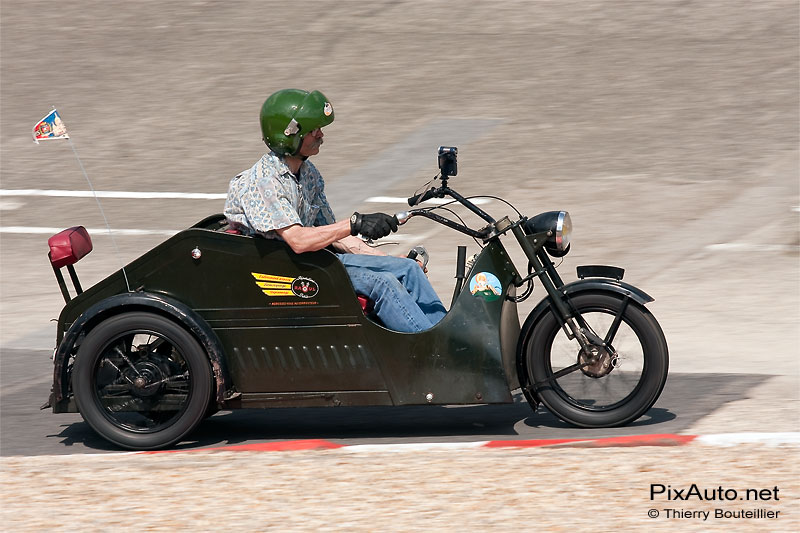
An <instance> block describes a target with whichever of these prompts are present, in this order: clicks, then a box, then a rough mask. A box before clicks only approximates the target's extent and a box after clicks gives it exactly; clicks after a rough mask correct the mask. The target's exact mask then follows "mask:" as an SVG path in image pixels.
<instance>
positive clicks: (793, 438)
mask: <svg viewBox="0 0 800 533" xmlns="http://www.w3.org/2000/svg"><path fill="white" fill-rule="evenodd" d="M694 442H697V443H699V444H706V445H708V446H723V447H728V446H736V445H737V444H764V445H767V446H787V445H788V446H798V445H800V432H791V433H720V434H717V435H699V436H698V437H697V438H696V439H695V440H694Z"/></svg>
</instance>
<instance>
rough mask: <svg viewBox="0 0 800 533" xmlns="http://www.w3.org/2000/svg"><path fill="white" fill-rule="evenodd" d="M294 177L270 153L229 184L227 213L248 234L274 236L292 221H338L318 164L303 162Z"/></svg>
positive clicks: (321, 223) (320, 223)
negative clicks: (326, 194)
mask: <svg viewBox="0 0 800 533" xmlns="http://www.w3.org/2000/svg"><path fill="white" fill-rule="evenodd" d="M298 174H299V176H295V175H294V174H292V172H291V171H290V170H289V167H288V166H287V165H286V163H285V162H284V161H283V159H281V158H280V157H278V156H277V155H276V154H275V153H273V152H269V153H267V154H264V156H263V157H262V158H261V159H259V160H258V162H257V163H256V164H255V165H253V166H252V167H251V168H250V169H248V170H245V171H244V172H241V173H240V174H238V175H236V176H235V177H234V178H233V179H232V180H231V183H230V186H229V187H228V199H227V200H226V201H225V216H226V217H227V219H228V220H229V221H230V223H231V224H232V225H233V226H235V227H236V228H237V229H239V230H241V231H242V232H243V233H245V234H246V235H253V234H256V233H259V234H261V235H263V236H265V237H270V238H275V237H277V234H276V233H275V230H278V229H281V228H286V227H289V226H291V225H293V224H300V225H302V226H325V225H327V224H332V223H334V222H335V221H336V219H335V218H334V216H333V211H332V210H331V207H330V205H328V200H327V198H325V182H324V181H323V179H322V176H321V175H320V173H319V171H318V170H317V167H315V166H314V165H313V164H312V163H311V162H310V161H304V162H303V165H302V166H301V167H300V171H299V172H298Z"/></svg>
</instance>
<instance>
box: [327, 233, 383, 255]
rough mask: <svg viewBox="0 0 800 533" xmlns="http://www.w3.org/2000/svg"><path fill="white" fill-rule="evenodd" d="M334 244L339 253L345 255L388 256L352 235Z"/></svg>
mask: <svg viewBox="0 0 800 533" xmlns="http://www.w3.org/2000/svg"><path fill="white" fill-rule="evenodd" d="M332 244H333V247H334V248H336V250H337V251H339V252H342V253H345V254H363V255H386V254H385V253H383V252H381V251H380V250H378V249H377V248H373V247H372V246H369V245H368V244H367V243H365V242H364V241H362V240H361V239H359V238H358V237H353V236H352V235H348V236H347V237H345V238H344V239H339V240H338V241H335V242H333V243H332Z"/></svg>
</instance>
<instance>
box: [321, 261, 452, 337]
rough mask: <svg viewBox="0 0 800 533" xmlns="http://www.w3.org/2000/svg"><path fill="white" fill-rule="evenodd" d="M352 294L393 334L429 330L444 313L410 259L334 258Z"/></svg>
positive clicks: (435, 296) (440, 304) (431, 288)
mask: <svg viewBox="0 0 800 533" xmlns="http://www.w3.org/2000/svg"><path fill="white" fill-rule="evenodd" d="M336 255H337V256H338V257H339V259H340V260H341V262H342V263H343V264H344V268H345V269H346V270H347V274H348V275H349V276H350V281H351V282H352V283H353V288H354V289H355V290H356V293H358V294H363V295H364V296H366V297H367V298H369V299H370V300H372V301H373V302H374V303H375V314H376V315H377V316H378V318H379V319H380V320H381V322H383V325H384V326H386V327H387V328H389V329H391V330H394V331H402V332H405V333H413V332H415V331H422V330H425V329H429V328H432V327H433V325H434V324H436V323H437V322H439V321H440V320H441V319H442V318H443V317H444V315H445V314H446V313H447V309H445V308H444V305H442V301H441V300H439V296H437V295H436V292H435V291H434V290H433V287H432V286H431V284H430V282H429V281H428V278H427V277H425V273H424V272H423V271H422V269H421V268H420V266H419V264H417V262H416V261H414V260H413V259H405V258H402V257H392V256H388V255H387V256H383V255H363V254H336Z"/></svg>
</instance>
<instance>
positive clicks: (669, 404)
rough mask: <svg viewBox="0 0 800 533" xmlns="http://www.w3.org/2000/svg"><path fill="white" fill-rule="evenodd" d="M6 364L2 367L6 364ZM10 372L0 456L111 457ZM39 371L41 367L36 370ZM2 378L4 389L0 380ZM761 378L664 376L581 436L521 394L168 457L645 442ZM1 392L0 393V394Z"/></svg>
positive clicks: (685, 424) (204, 443) (210, 436)
mask: <svg viewBox="0 0 800 533" xmlns="http://www.w3.org/2000/svg"><path fill="white" fill-rule="evenodd" d="M12 356H16V357H14V358H13V360H15V361H24V362H25V363H23V364H31V362H32V361H39V362H40V363H41V362H42V361H44V360H45V359H46V357H47V354H46V353H44V352H28V351H21V352H19V353H13V352H12V353H9V354H8V355H7V356H6V357H8V359H11V357H12ZM8 359H7V360H8ZM19 366H21V365H20V363H17V364H10V365H9V368H8V371H7V372H4V373H3V381H2V382H1V383H0V390H2V391H3V392H2V393H0V394H2V395H0V400H1V401H0V449H2V455H4V456H9V455H60V454H75V453H100V452H114V451H118V450H119V449H118V448H116V447H114V446H112V445H110V444H109V443H108V442H106V441H105V440H103V439H102V438H100V437H98V436H97V435H96V434H95V433H94V431H93V430H92V429H91V428H90V427H89V426H88V425H87V424H86V423H84V422H83V419H82V418H81V417H80V415H79V414H61V415H53V414H51V413H50V412H49V410H45V411H39V410H38V406H39V405H41V404H42V403H43V402H44V400H46V399H47V396H48V393H49V387H50V384H49V383H38V384H27V383H19V382H14V381H12V380H11V378H10V376H11V375H14V374H17V375H19V374H24V372H23V371H22V370H21V369H19V368H18V367H19ZM40 366H44V365H40ZM6 379H8V381H6ZM767 379H768V376H758V375H745V374H718V375H714V374H673V375H671V376H670V378H669V380H668V382H667V385H666V386H665V389H664V392H663V394H662V396H661V398H660V399H659V401H658V402H657V404H656V405H655V406H654V407H653V408H652V409H650V411H648V412H647V414H646V415H645V416H643V417H642V418H640V419H639V420H637V421H636V422H634V423H632V424H630V425H628V426H626V427H622V428H613V429H607V430H585V429H584V430H581V429H576V428H574V427H570V426H569V425H567V424H565V423H563V422H561V421H560V420H558V419H557V418H555V417H554V416H553V415H551V414H550V413H549V412H548V411H547V410H546V409H544V408H543V407H539V409H538V410H537V411H536V412H535V413H534V412H533V411H532V410H531V408H530V406H529V405H528V403H527V402H526V401H525V399H524V398H523V397H522V395H521V394H517V395H516V396H515V403H513V404H503V405H480V406H458V407H446V406H409V407H341V408H307V409H269V410H268V409H242V410H237V411H223V412H220V413H217V414H216V415H214V416H213V417H211V418H209V419H207V420H205V421H204V422H203V423H202V425H201V426H200V427H199V429H198V430H197V431H195V432H194V433H193V434H192V435H191V436H190V438H189V439H187V440H186V441H184V442H181V443H179V444H178V445H176V446H174V447H173V449H176V450H179V449H183V450H189V449H198V448H207V447H218V446H225V445H238V444H245V443H257V442H267V441H278V440H299V439H327V440H330V441H332V442H335V443H338V444H381V443H413V442H469V441H483V440H533V439H556V438H602V437H608V436H624V435H640V434H647V433H659V434H663V433H681V432H685V431H686V430H687V429H689V428H690V427H691V426H692V425H693V424H694V423H696V422H697V421H698V420H699V419H700V418H702V417H703V416H705V415H706V414H708V413H711V412H714V411H715V410H717V409H718V408H719V407H721V406H722V405H723V404H724V403H726V402H730V401H734V400H737V399H740V398H741V397H742V396H743V395H744V396H746V395H747V393H748V391H749V390H750V389H751V388H752V387H754V386H756V385H759V384H761V383H763V382H764V381H765V380H767ZM6 391H8V392H6Z"/></svg>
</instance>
